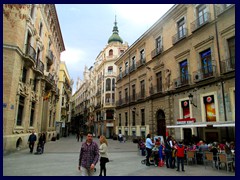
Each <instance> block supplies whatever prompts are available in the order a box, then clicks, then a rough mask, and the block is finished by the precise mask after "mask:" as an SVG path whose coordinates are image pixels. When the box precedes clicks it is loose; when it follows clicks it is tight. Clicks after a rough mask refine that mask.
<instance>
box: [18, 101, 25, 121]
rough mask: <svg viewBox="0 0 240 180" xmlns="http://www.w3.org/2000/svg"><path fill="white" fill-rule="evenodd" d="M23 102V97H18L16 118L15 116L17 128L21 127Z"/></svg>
mask: <svg viewBox="0 0 240 180" xmlns="http://www.w3.org/2000/svg"><path fill="white" fill-rule="evenodd" d="M24 100H25V98H24V97H23V96H19V104H18V116H17V126H21V125H22V118H23V117H22V116H23V111H24Z"/></svg>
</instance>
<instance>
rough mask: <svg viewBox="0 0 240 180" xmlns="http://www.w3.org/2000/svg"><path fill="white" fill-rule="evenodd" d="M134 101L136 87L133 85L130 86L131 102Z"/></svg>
mask: <svg viewBox="0 0 240 180" xmlns="http://www.w3.org/2000/svg"><path fill="white" fill-rule="evenodd" d="M135 100H136V86H135V84H133V85H132V101H135Z"/></svg>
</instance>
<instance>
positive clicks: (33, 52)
mask: <svg viewBox="0 0 240 180" xmlns="http://www.w3.org/2000/svg"><path fill="white" fill-rule="evenodd" d="M25 53H26V56H29V57H30V58H31V59H32V60H33V61H34V62H35V63H36V50H35V49H34V48H33V47H32V46H31V44H26V52H25Z"/></svg>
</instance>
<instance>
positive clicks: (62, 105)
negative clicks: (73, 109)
mask: <svg viewBox="0 0 240 180" xmlns="http://www.w3.org/2000/svg"><path fill="white" fill-rule="evenodd" d="M62 106H64V97H62Z"/></svg>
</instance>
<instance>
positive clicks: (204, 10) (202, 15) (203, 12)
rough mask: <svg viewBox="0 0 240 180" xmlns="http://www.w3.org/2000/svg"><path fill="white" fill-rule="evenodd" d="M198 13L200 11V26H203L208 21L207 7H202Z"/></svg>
mask: <svg viewBox="0 0 240 180" xmlns="http://www.w3.org/2000/svg"><path fill="white" fill-rule="evenodd" d="M197 11H198V24H199V26H201V25H203V24H204V23H205V22H207V20H208V16H207V7H206V5H200V6H199V7H198V9H197Z"/></svg>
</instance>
